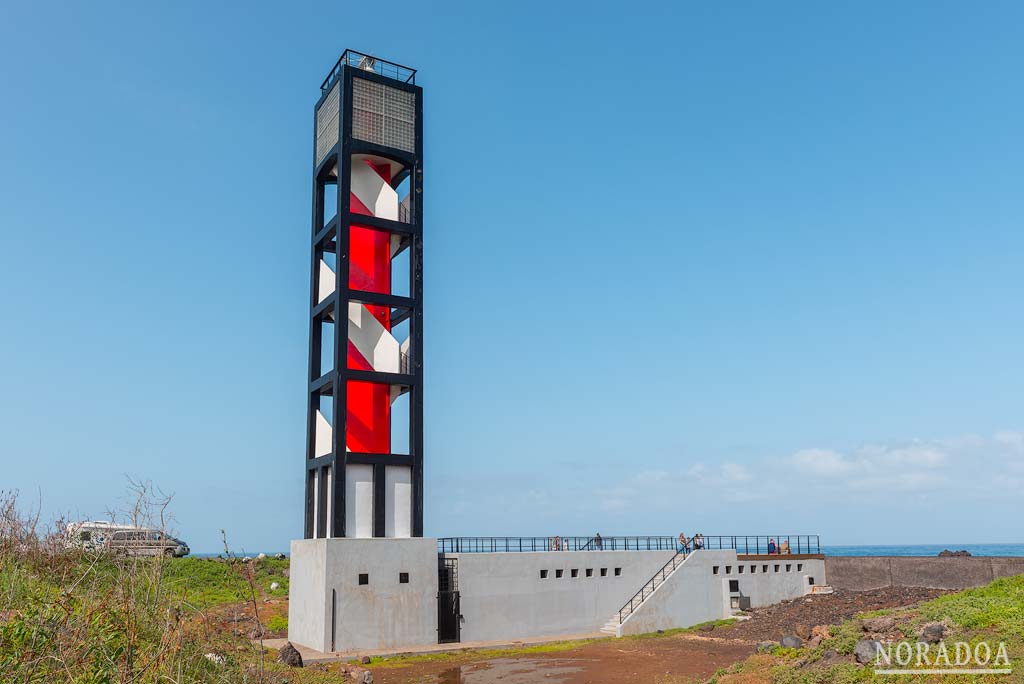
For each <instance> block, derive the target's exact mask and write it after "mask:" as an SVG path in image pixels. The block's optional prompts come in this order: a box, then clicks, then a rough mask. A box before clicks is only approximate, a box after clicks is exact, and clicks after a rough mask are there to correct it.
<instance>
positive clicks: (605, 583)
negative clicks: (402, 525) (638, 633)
mask: <svg viewBox="0 0 1024 684" xmlns="http://www.w3.org/2000/svg"><path fill="white" fill-rule="evenodd" d="M672 555H673V552H672V551H548V552H537V553H460V554H446V557H447V558H458V560H459V597H460V601H461V612H462V616H463V621H462V640H463V641H490V640H503V639H509V640H513V639H520V638H523V637H537V636H551V635H559V634H584V633H592V632H597V631H598V630H599V629H600V628H601V627H602V626H603V625H604V624H605V623H606V622H608V620H609V619H611V617H612V615H614V614H616V613H617V612H618V610H619V608H621V607H622V604H624V603H625V602H626V601H628V600H629V599H630V598H631V597H632V596H633V594H635V593H636V592H637V591H638V590H639V589H640V587H642V586H643V585H644V584H645V583H646V582H647V581H648V580H649V579H650V578H651V576H652V575H654V573H655V572H657V571H658V570H660V569H661V567H662V566H664V565H665V563H667V562H668V561H669V559H670V558H672ZM601 568H605V569H607V574H606V575H605V576H604V577H602V576H601ZM616 568H620V569H621V570H620V574H619V575H618V576H616V575H615V569H616ZM573 569H575V570H577V571H578V572H577V577H575V578H574V577H572V570H573ZM587 569H590V570H592V571H593V572H592V576H591V577H587V576H586V571H587ZM541 570H547V578H546V579H541V576H540V573H541ZM557 570H562V577H561V578H558V577H556V574H557V572H556V571H557Z"/></svg>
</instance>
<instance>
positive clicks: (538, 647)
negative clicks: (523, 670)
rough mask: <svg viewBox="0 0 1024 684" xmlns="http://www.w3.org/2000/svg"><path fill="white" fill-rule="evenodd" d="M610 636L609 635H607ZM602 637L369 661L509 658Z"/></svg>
mask: <svg viewBox="0 0 1024 684" xmlns="http://www.w3.org/2000/svg"><path fill="white" fill-rule="evenodd" d="M607 638H611V637H607ZM595 641H602V639H573V640H568V641H552V642H549V643H546V644H535V645H532V646H519V647H514V648H512V647H510V648H488V649H465V648H464V649H460V650H458V651H445V652H443V653H417V654H410V655H397V656H390V657H387V658H372V659H371V660H370V663H371V664H372V665H373V666H374V667H406V666H408V665H412V664H414V663H436V662H446V661H450V660H457V659H463V658H466V657H467V656H469V657H472V658H473V659H474V660H486V659H490V658H511V657H513V656H521V655H535V654H538V653H561V652H563V651H572V650H574V649H577V648H580V647H582V646H586V645H587V644H592V643H594V642H595Z"/></svg>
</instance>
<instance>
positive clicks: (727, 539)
mask: <svg viewBox="0 0 1024 684" xmlns="http://www.w3.org/2000/svg"><path fill="white" fill-rule="evenodd" d="M405 363H409V362H408V361H406V362H405ZM408 367H409V368H410V369H411V363H410V364H409V366H408ZM702 538H703V546H702V547H701V548H703V549H708V550H727V549H731V550H734V551H736V553H737V554H741V555H761V554H767V553H768V543H769V541H771V540H772V539H774V540H775V542H776V548H775V553H778V554H782V548H783V546H782V543H783V542H788V543H789V553H791V554H798V555H800V554H820V553H821V538H820V536H819V535H816V534H799V535H798V534H775V535H770V534H766V535H758V536H752V535H746V536H744V535H717V536H704V535H702ZM554 540H555V537H553V536H552V537H442V538H440V539H438V540H437V550H438V553H498V552H501V553H504V552H513V551H515V552H520V551H555V550H556V548H555V544H554ZM558 542H559V543H558V545H557V546H558V548H557V550H558V551H675V550H676V549H678V547H679V543H678V540H677V538H676V537H668V536H643V535H641V536H626V537H601V544H600V547H598V544H597V538H596V537H590V536H587V537H572V536H567V537H561V536H560V537H558ZM693 544H694V542H693V539H692V538H691V539H690V540H689V542H688V550H695V547H694V545H693Z"/></svg>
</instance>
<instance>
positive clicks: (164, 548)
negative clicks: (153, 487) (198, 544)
mask: <svg viewBox="0 0 1024 684" xmlns="http://www.w3.org/2000/svg"><path fill="white" fill-rule="evenodd" d="M65 544H66V546H67V547H68V548H78V549H86V550H89V551H111V552H114V553H121V554H125V555H130V556H158V555H165V556H175V557H181V556H187V555H188V554H189V553H191V550H190V549H189V548H188V544H186V543H185V542H183V541H182V540H180V539H176V538H174V537H172V536H170V535H167V534H164V533H163V532H160V531H159V530H154V529H151V528H148V527H138V526H135V525H120V524H118V523H113V522H106V521H102V520H97V521H91V522H89V521H85V522H77V523H71V524H70V525H68V527H67V534H66V538H65Z"/></svg>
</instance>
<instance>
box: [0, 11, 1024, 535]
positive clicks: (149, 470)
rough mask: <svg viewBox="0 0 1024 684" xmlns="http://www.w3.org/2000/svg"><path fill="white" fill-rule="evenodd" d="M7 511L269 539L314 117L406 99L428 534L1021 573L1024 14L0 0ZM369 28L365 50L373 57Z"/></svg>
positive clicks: (288, 417)
mask: <svg viewBox="0 0 1024 684" xmlns="http://www.w3.org/2000/svg"><path fill="white" fill-rule="evenodd" d="M3 15H4V16H3V20H2V21H0V59H2V64H3V67H0V92H2V93H3V106H2V107H0V131H2V136H0V240H2V242H0V311H2V312H3V321H4V324H3V333H2V334H0V375H2V377H3V382H2V383H0V435H2V439H0V462H2V463H3V473H2V475H0V489H12V488H13V489H18V490H20V491H21V494H22V496H23V497H24V498H25V499H26V500H28V501H31V502H35V503H39V502H40V501H41V508H42V510H43V512H44V517H49V516H53V515H56V514H58V513H61V512H65V513H69V514H71V515H73V516H86V517H95V516H100V515H101V514H102V513H103V512H104V511H105V510H108V509H110V508H112V507H117V506H118V505H120V504H122V503H123V501H124V497H125V477H126V476H132V477H135V478H138V479H143V480H151V481H153V482H154V483H156V484H158V485H159V486H160V487H161V488H162V489H164V490H165V491H167V492H172V493H173V494H174V496H175V498H174V503H173V506H172V508H173V512H174V514H175V516H176V519H177V524H178V528H179V530H180V531H181V534H182V535H183V536H184V537H186V538H187V539H188V540H189V541H190V542H191V543H192V545H193V547H194V548H195V549H197V550H200V551H214V550H216V549H217V546H218V540H219V530H220V529H222V528H223V529H225V530H227V533H228V537H229V539H230V541H231V543H232V544H233V545H234V546H236V547H238V548H244V549H248V550H258V549H267V550H276V549H284V548H286V546H287V543H288V540H289V539H291V538H294V537H296V536H299V535H301V510H302V503H301V496H302V465H301V459H302V450H303V444H304V438H305V433H304V420H305V418H304V400H303V396H304V378H305V373H306V363H307V330H308V329H307V322H306V315H307V310H306V301H307V298H308V287H309V280H308V273H307V269H308V264H309V252H308V250H309V215H310V209H309V202H310V182H309V173H310V167H311V144H312V143H311V136H312V130H311V127H312V107H313V105H314V103H315V102H316V99H317V97H318V95H319V88H318V87H319V84H320V81H321V80H322V78H323V77H324V75H325V74H326V72H327V71H328V69H329V68H330V67H331V65H332V64H333V63H334V61H335V60H336V59H337V57H338V56H339V55H340V53H341V52H342V50H343V49H344V48H345V47H353V48H356V49H360V50H363V51H366V52H370V53H374V54H377V55H379V56H381V57H385V58H388V59H392V60H394V61H397V62H401V63H404V64H409V65H412V66H414V67H416V68H418V69H419V70H420V74H419V81H418V82H419V83H420V84H422V85H423V87H424V90H425V136H426V137H425V141H426V142H425V146H426V151H425V154H426V159H427V163H426V172H425V186H426V187H425V192H426V195H425V206H426V209H425V211H426V216H425V230H426V238H425V239H426V242H425V252H426V254H425V259H426V271H425V286H426V301H425V316H426V327H425V331H426V345H425V346H426V366H425V369H426V371H425V372H426V382H427V394H426V402H427V403H426V459H427V469H426V497H427V498H426V532H427V534H428V535H434V536H437V535H446V536H447V535H456V534H481V535H519V534H538V535H544V534H555V533H561V534H585V533H592V532H593V531H596V530H600V531H601V532H602V534H605V535H610V534H625V533H628V534H644V533H675V532H678V530H680V529H685V530H688V531H691V532H692V531H697V530H699V531H702V532H704V533H705V534H709V535H710V534H767V533H780V532H792V533H808V532H811V533H820V534H822V535H823V539H824V541H825V542H826V543H829V542H831V543H837V544H838V543H847V544H856V543H906V542H915V541H916V542H935V543H946V542H949V543H953V542H969V541H984V542H995V541H1024V540H1022V539H1020V532H1019V526H1018V525H1017V522H1018V521H1019V518H1020V513H1021V499H1020V494H1019V493H1020V490H1021V486H1022V485H1024V410H1022V409H1024V401H1022V388H1024V363H1022V358H1021V357H1022V351H1021V350H1022V349H1024V307H1022V306H1021V301H1022V295H1024V285H1022V282H1024V278H1022V268H1021V263H1022V253H1024V231H1022V230H1021V227H1022V226H1021V223H1022V220H1021V217H1022V216H1024V193H1021V191H1020V188H1021V174H1022V162H1024V136H1022V135H1021V129H1020V112H1021V111H1022V110H1024V95H1022V91H1021V89H1020V88H1019V87H1018V83H1019V79H1020V73H1021V72H1022V71H1024V53H1022V52H1021V50H1020V43H1019V38H1020V36H1019V26H1020V25H1021V22H1022V21H1024V7H1022V6H1021V5H1020V4H1019V3H1012V2H992V3H985V4H984V5H975V6H968V5H966V4H963V3H951V2H945V3H943V2H916V3H915V2H908V3H899V4H898V5H893V4H892V3H882V2H875V3H858V4H857V5H848V6H840V5H834V4H833V5H822V4H820V3H786V4H779V3H775V4H771V5H769V4H766V3H730V4H729V5H728V6H724V5H715V4H713V3H657V4H651V5H647V6H644V5H637V4H610V3H609V4H601V3H585V4H572V3H531V2H517V3H474V4H470V3H465V4H450V3H422V2H419V3H408V4H404V3H394V4H393V5H392V6H389V9H388V10H386V11H385V12H383V13H381V11H380V10H378V9H376V6H375V5H373V4H372V3H289V4H288V7H285V6H283V5H280V4H279V3H258V2H255V3H254V2H246V3H235V4H228V3H224V4H220V3H215V4H213V5H211V4H210V3H198V2H180V3H171V4H167V3H163V4H155V3H154V4H148V3H147V4H138V3H137V4H126V3H101V2H97V3H69V4H61V3H48V2H38V3H19V4H13V3H10V4H8V5H6V6H5V8H4V10H3ZM382 18H383V19H384V20H385V24H386V25H385V26H384V27H382V28H379V29H378V28H374V27H375V26H376V25H378V24H380V22H381V19H382Z"/></svg>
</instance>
